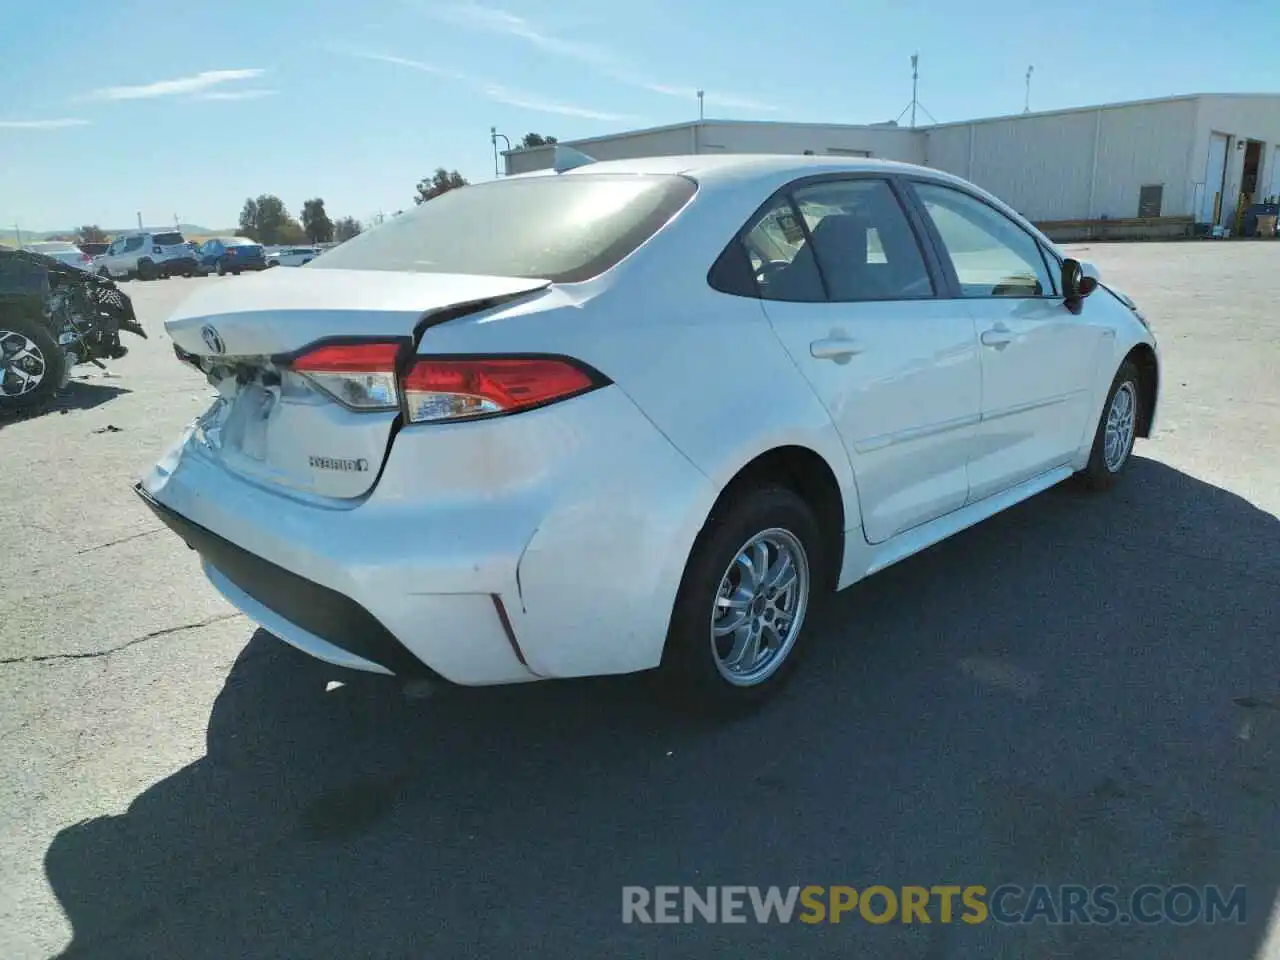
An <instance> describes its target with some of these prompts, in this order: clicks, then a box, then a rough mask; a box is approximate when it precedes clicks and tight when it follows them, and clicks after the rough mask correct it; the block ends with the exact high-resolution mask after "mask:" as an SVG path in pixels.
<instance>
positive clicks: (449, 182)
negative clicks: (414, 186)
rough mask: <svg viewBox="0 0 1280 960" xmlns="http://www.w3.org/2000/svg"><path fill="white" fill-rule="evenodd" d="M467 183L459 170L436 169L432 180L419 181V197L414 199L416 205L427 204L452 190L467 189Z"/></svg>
mask: <svg viewBox="0 0 1280 960" xmlns="http://www.w3.org/2000/svg"><path fill="white" fill-rule="evenodd" d="M466 185H467V181H466V179H465V178H463V176H462V174H460V173H459V172H458V171H457V170H446V169H445V168H444V167H436V172H435V173H433V174H432V175H431V177H430V179H426V178H424V179H422V180H419V181H418V195H417V196H416V197H414V198H413V202H414V203H426V202H427V201H428V200H432V199H434V198H436V197H438V196H440V194H442V193H448V192H449V191H450V190H457V189H458V188H459V187H465V186H466Z"/></svg>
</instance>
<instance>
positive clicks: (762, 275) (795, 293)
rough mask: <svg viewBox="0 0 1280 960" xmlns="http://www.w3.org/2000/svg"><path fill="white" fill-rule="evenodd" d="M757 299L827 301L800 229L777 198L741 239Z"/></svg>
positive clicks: (792, 213) (785, 203) (786, 203)
mask: <svg viewBox="0 0 1280 960" xmlns="http://www.w3.org/2000/svg"><path fill="white" fill-rule="evenodd" d="M742 245H743V246H744V247H745V248H746V251H747V257H748V258H749V260H750V262H751V269H752V271H753V272H754V273H755V277H756V286H757V288H758V289H759V291H760V296H761V297H763V298H764V299H766V300H792V301H799V302H802V303H815V302H818V301H821V300H825V299H827V294H826V291H825V290H824V289H823V287H822V278H821V276H820V275H819V274H818V267H817V265H816V264H815V263H814V260H813V252H812V251H811V250H809V249H808V248H807V246H806V245H805V237H804V228H803V227H802V226H801V225H800V220H799V218H798V217H796V215H795V210H794V208H793V207H792V206H791V203H790V201H789V200H788V199H787V198H786V197H780V198H779V199H778V200H777V201H776V202H774V203H773V204H771V205H770V206H769V208H768V209H767V210H765V212H764V213H763V214H762V215H761V216H760V217H759V218H758V219H757V220H756V221H755V223H754V224H752V226H751V229H749V230H748V231H747V232H746V233H745V234H743V237H742Z"/></svg>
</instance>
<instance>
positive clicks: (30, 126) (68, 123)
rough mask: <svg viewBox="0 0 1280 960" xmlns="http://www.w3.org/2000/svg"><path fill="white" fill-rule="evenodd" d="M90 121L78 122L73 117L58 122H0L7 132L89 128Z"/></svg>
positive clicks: (0, 126) (60, 119) (0, 127)
mask: <svg viewBox="0 0 1280 960" xmlns="http://www.w3.org/2000/svg"><path fill="white" fill-rule="evenodd" d="M88 125H89V121H88V120H77V119H75V118H73V117H60V118H58V119H56V120H0V129H5V130H61V129H63V128H64V127H87V126H88Z"/></svg>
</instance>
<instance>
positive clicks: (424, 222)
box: [314, 173, 697, 283]
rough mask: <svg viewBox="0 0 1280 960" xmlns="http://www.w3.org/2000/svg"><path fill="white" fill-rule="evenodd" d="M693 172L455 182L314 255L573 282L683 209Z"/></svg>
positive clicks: (372, 266) (345, 263) (346, 263)
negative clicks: (446, 189) (460, 184)
mask: <svg viewBox="0 0 1280 960" xmlns="http://www.w3.org/2000/svg"><path fill="white" fill-rule="evenodd" d="M696 191H697V185H696V184H695V183H694V182H693V181H692V180H690V179H688V178H687V177H681V176H670V175H662V176H659V175H641V174H590V173H573V174H562V175H559V176H537V177H529V178H527V179H525V178H513V179H510V180H496V181H492V182H489V183H481V184H475V185H473V186H468V187H461V188H459V189H457V190H450V191H449V192H448V193H445V194H442V195H441V196H438V197H436V198H434V199H432V200H428V201H427V202H426V203H424V204H422V205H421V206H420V207H418V208H417V209H415V210H412V211H410V212H408V213H404V214H401V215H400V216H398V217H392V218H391V219H389V220H387V221H386V222H385V223H383V224H382V225H381V226H378V227H375V228H374V229H372V230H369V231H366V232H365V233H362V234H360V235H359V236H357V237H354V238H352V239H350V240H348V241H347V242H346V243H343V244H342V245H341V246H338V247H335V248H334V249H333V250H330V251H329V252H328V253H326V254H325V255H324V256H323V257H321V258H319V259H318V260H316V261H314V266H315V268H316V269H319V270H400V271H410V272H418V273H466V274H479V275H488V276H503V277H526V278H530V279H533V278H537V279H545V280H550V281H551V282H553V283H577V282H579V281H582V280H589V279H591V278H592V277H595V276H598V275H599V274H601V273H603V272H604V271H606V270H608V269H609V268H610V267H612V266H614V265H615V264H617V263H618V262H619V261H620V260H622V259H623V258H624V257H626V256H627V255H628V254H630V253H631V252H632V251H634V250H635V249H636V248H637V247H639V246H640V245H641V244H642V243H644V242H645V241H646V240H648V239H649V238H650V237H651V236H653V234H654V233H656V232H657V231H658V230H659V229H660V228H661V227H662V226H663V225H664V224H665V223H666V222H667V221H668V220H670V219H671V218H672V217H673V216H675V215H676V214H677V213H679V212H680V210H681V209H682V208H683V207H684V205H685V204H686V203H688V202H689V200H690V199H691V198H692V197H693V195H694V193H695V192H696Z"/></svg>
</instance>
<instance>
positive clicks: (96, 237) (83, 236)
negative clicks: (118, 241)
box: [80, 223, 107, 243]
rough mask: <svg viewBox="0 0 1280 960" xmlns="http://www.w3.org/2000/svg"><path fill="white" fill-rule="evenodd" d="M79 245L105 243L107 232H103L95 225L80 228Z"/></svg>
mask: <svg viewBox="0 0 1280 960" xmlns="http://www.w3.org/2000/svg"><path fill="white" fill-rule="evenodd" d="M80 242H81V243H106V242H107V231H105V230H103V229H102V228H101V227H100V226H98V225H97V224H96V223H95V224H92V225H90V226H87V227H81V228H80Z"/></svg>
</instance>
